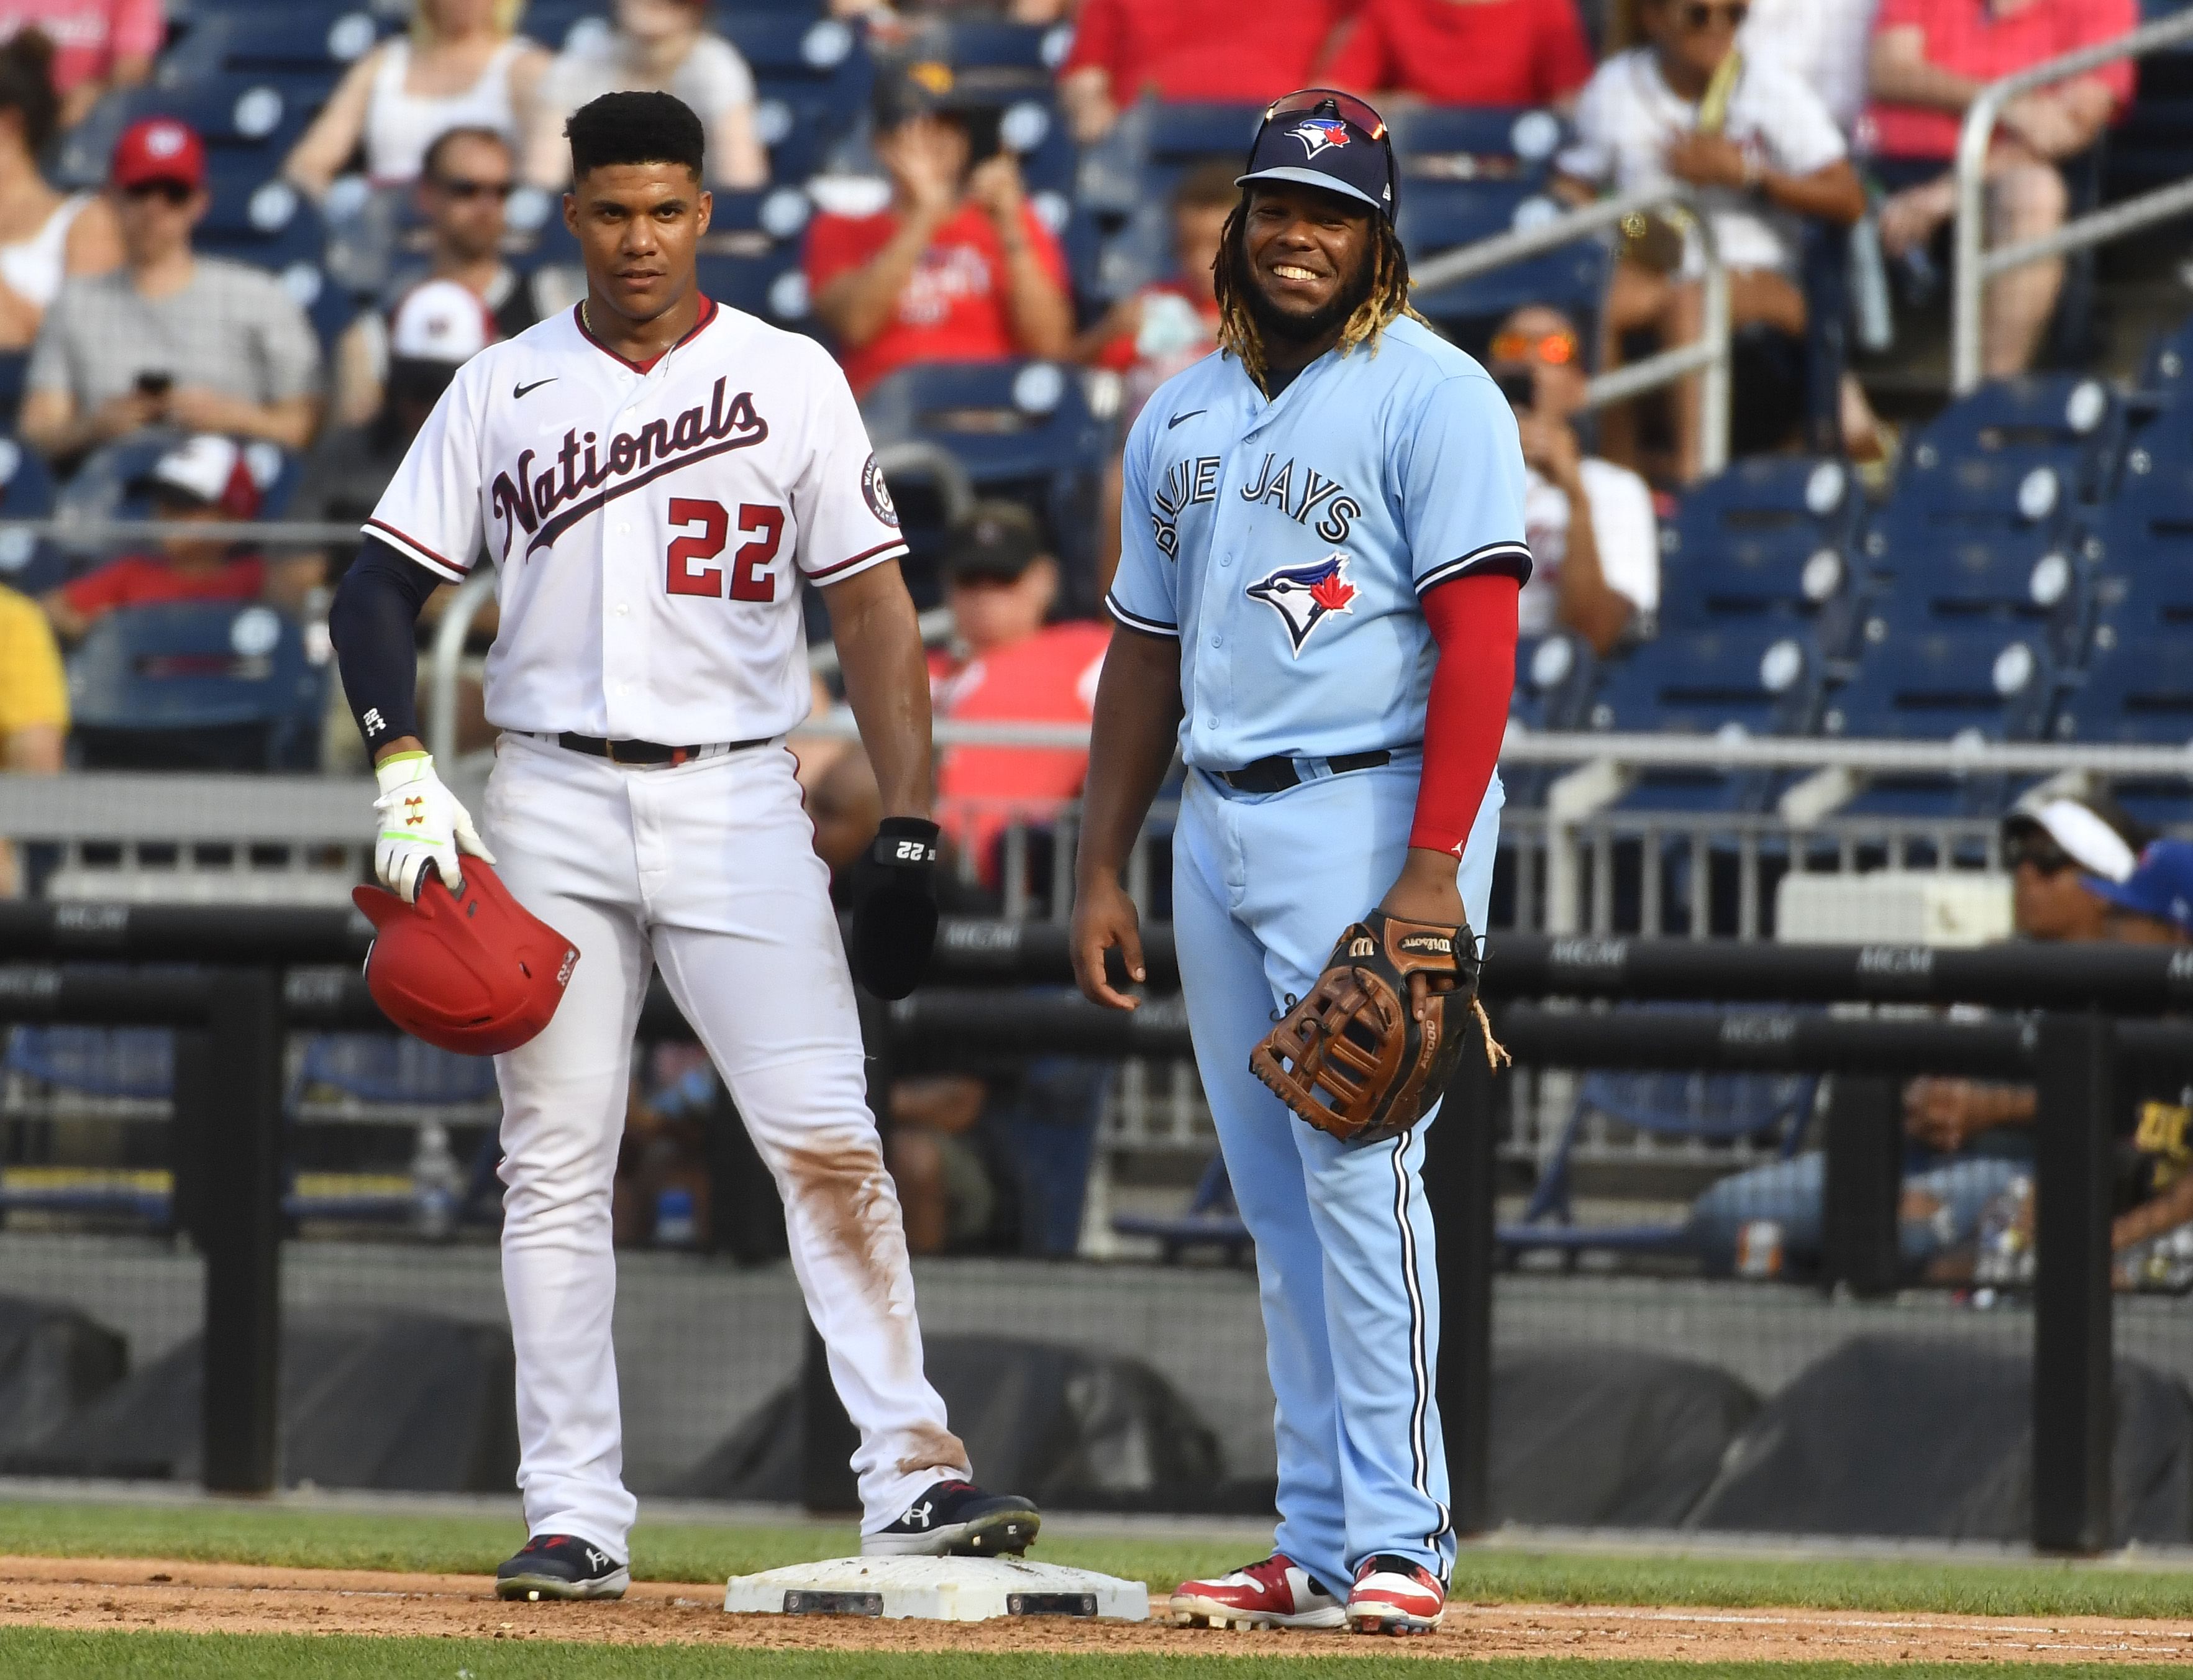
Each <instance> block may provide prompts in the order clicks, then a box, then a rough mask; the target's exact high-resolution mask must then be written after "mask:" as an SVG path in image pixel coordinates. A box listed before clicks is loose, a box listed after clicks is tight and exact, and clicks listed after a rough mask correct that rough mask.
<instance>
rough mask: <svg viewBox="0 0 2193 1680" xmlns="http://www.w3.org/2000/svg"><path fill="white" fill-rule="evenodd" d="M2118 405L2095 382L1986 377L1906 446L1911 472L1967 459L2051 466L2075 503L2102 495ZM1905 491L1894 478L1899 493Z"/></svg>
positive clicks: (2116, 443) (2114, 447) (2107, 484)
mask: <svg viewBox="0 0 2193 1680" xmlns="http://www.w3.org/2000/svg"><path fill="white" fill-rule="evenodd" d="M2124 427H2125V410H2124V404H2122V403H2121V401H2120V400H2119V399H2118V398H2117V397H2116V393H2113V392H2112V391H2111V390H2110V387H2108V386H2106V385H2104V383H2102V381H2100V380H2099V379H2093V378H2089V377H2086V376H2080V375H2074V374H2032V375H2027V376H2024V377H2022V378H2018V379H1997V380H1990V381H1988V382H1987V383H1986V384H1984V385H1983V386H1981V387H1979V388H1978V390H1976V391H1974V392H1973V393H1971V395H1969V396H1967V397H1962V398H1959V399H1958V400H1957V401H1955V402H1954V403H1952V404H1950V406H1949V407H1948V408H1946V409H1944V410H1942V412H1941V413H1940V414H1938V415H1937V416H1935V417H1934V419H1933V420H1932V421H1931V422H1930V423H1929V424H1928V425H1927V428H1926V429H1925V430H1924V431H1923V432H1921V433H1920V434H1919V436H1918V438H1917V439H1915V440H1914V441H1913V444H1912V446H1911V459H1910V471H1911V472H1912V473H1919V474H1926V473H1934V472H1936V471H1938V470H1939V469H1941V468H1944V467H1956V466H1958V465H1959V464H1960V463H1962V462H1968V461H1973V460H1989V461H1996V462H2007V463H2010V464H2013V465H2015V466H2021V467H2054V468H2055V469H2056V470H2057V471H2058V473H2059V474H2060V475H2061V476H2062V478H2063V479H2064V485H2065V487H2066V488H2067V489H2068V490H2070V492H2071V494H2072V495H2073V496H2076V497H2077V498H2078V499H2080V500H2082V501H2093V500H2095V499H2097V498H2099V497H2100V496H2105V495H2107V494H2108V493H2109V491H2110V489H2111V488H2112V487H2113V486H2114V485H2115V483H2116V468H2117V460H2118V456H2119V454H2120V452H2121V448H2122V444H2123V441H2124ZM1897 490H1898V495H1899V496H1901V495H1902V494H1903V493H1904V485H1903V484H1902V483H1901V482H1900V481H1899V483H1898V486H1897Z"/></svg>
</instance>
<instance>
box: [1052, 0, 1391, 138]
mask: <svg viewBox="0 0 2193 1680" xmlns="http://www.w3.org/2000/svg"><path fill="white" fill-rule="evenodd" d="M1359 4H1360V0H1260V3H1258V4H1257V5H1255V6H1253V7H1250V6H1245V5H1244V4H1243V3H1242V0H1084V4H1083V5H1082V8H1081V16H1080V18H1079V20H1077V21H1076V22H1075V24H1074V49H1073V50H1072V51H1071V52H1069V53H1068V54H1067V55H1066V61H1065V63H1063V64H1062V65H1061V66H1059V67H1058V92H1059V98H1060V100H1061V101H1062V103H1063V104H1064V105H1065V106H1066V112H1067V119H1068V122H1069V123H1071V124H1072V125H1073V129H1074V138H1075V139H1076V140H1079V141H1081V142H1082V143H1083V144H1084V145H1088V144H1089V143H1091V141H1094V140H1102V138H1103V137H1104V136H1105V135H1108V134H1109V133H1110V132H1111V131H1112V125H1113V124H1114V123H1116V122H1118V121H1119V112H1120V109H1121V108H1122V107H1123V106H1129V105H1132V104H1133V103H1134V102H1135V101H1136V100H1138V99H1140V98H1142V95H1145V94H1154V95H1157V97H1158V98H1159V99H1161V100H1240V102H1241V103H1243V104H1253V105H1261V104H1263V102H1264V101H1265V100H1268V99H1269V98H1270V97H1271V96H1272V95H1273V92H1274V90H1275V89H1285V88H1299V87H1301V86H1302V85H1303V83H1305V82H1308V80H1310V73H1309V72H1310V66H1313V65H1314V64H1316V63H1317V62H1318V61H1319V60H1320V59H1322V58H1323V57H1324V56H1325V54H1326V50H1327V49H1328V48H1329V47H1330V46H1331V40H1332V32H1333V30H1334V27H1335V26H1337V25H1338V24H1339V23H1340V22H1341V21H1342V20H1343V19H1345V18H1346V17H1348V15H1349V14H1351V13H1353V12H1354V11H1355V10H1356V9H1358V6H1359ZM1243 139H1244V140H1246V139H1247V136H1246V135H1244V136H1243Z"/></svg>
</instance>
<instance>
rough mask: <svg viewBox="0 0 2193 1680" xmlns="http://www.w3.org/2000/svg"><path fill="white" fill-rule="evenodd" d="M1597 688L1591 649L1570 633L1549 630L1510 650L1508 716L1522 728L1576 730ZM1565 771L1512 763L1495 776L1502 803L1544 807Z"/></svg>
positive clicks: (1585, 721)
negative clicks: (1504, 797)
mask: <svg viewBox="0 0 2193 1680" xmlns="http://www.w3.org/2000/svg"><path fill="white" fill-rule="evenodd" d="M1598 687H1599V659H1598V657H1597V656H1596V655H1595V654H1594V653H1593V652H1592V650H1591V644H1590V643H1589V642H1587V641H1585V640H1584V639H1583V637H1581V636H1579V635H1577V634H1576V633H1575V632H1574V631H1573V630H1551V631H1549V632H1548V633H1547V634H1544V635H1543V636H1534V637H1526V638H1525V639H1523V641H1522V642H1520V644H1519V645H1517V647H1516V649H1515V687H1514V691H1513V693H1511V694H1510V695H1509V701H1508V717H1509V722H1510V723H1512V724H1520V725H1521V726H1522V727H1524V728H1525V729H1537V730H1574V729H1582V728H1583V727H1584V726H1585V725H1588V724H1589V722H1590V720H1591V702H1592V697H1593V695H1594V694H1595V692H1596V691H1597V690H1598ZM1565 769H1566V766H1565V765H1543V764H1517V765H1510V766H1509V768H1508V769H1506V770H1504V771H1502V772H1501V781H1502V783H1503V784H1504V785H1505V787H1506V788H1507V794H1508V802H1509V804H1510V805H1513V806H1519V807H1522V806H1531V807H1536V806H1542V805H1543V804H1544V803H1545V800H1546V790H1547V789H1548V788H1549V787H1551V786H1552V784H1553V783H1554V782H1555V780H1556V779H1557V778H1558V777H1560V775H1561V773H1562V771H1564V770H1565Z"/></svg>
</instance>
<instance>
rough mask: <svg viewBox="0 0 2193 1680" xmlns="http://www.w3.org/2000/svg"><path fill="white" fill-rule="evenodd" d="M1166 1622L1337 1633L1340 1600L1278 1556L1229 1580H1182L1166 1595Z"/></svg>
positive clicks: (1341, 1622) (1342, 1622) (1343, 1616)
mask: <svg viewBox="0 0 2193 1680" xmlns="http://www.w3.org/2000/svg"><path fill="white" fill-rule="evenodd" d="M1172 1619H1173V1620H1174V1621H1175V1622H1177V1623H1178V1624H1179V1625H1180V1626H1182V1627H1235V1628H1240V1629H1243V1630H1250V1629H1254V1628H1260V1627H1302V1628H1341V1627H1345V1626H1348V1612H1347V1611H1345V1610H1344V1609H1343V1608H1341V1604H1340V1601H1339V1600H1338V1599H1337V1598H1335V1597H1333V1596H1332V1595H1331V1593H1329V1592H1327V1591H1326V1590H1325V1589H1324V1588H1323V1587H1322V1586H1320V1585H1318V1583H1317V1582H1316V1581H1315V1580H1314V1579H1312V1577H1311V1576H1310V1574H1309V1572H1308V1570H1306V1569H1304V1568H1303V1566H1302V1565H1301V1564H1299V1563H1297V1562H1295V1561H1294V1559H1293V1558H1291V1557H1288V1556H1287V1555H1286V1554H1285V1552H1283V1551H1275V1552H1274V1553H1273V1554H1272V1555H1271V1556H1270V1557H1267V1558H1266V1559H1265V1560H1264V1561H1263V1562H1261V1563H1249V1564H1245V1565H1243V1566H1242V1567H1241V1568H1239V1569H1236V1570H1234V1573H1233V1574H1229V1575H1218V1576H1215V1577H1213V1578H1212V1579H1211V1580H1200V1581H1182V1583H1181V1584H1180V1585H1179V1586H1178V1587H1177V1588H1176V1589H1175V1590H1174V1591H1173V1595H1172Z"/></svg>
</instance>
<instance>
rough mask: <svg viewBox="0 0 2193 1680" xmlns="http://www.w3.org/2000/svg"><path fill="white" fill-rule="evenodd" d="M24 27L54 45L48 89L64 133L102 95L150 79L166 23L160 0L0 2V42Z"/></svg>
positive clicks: (164, 34) (14, 0) (166, 31)
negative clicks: (53, 95)
mask: <svg viewBox="0 0 2193 1680" xmlns="http://www.w3.org/2000/svg"><path fill="white" fill-rule="evenodd" d="M25 29H36V30H38V31H39V32H42V33H43V35H44V36H45V37H46V38H47V39H48V40H49V41H51V42H52V43H54V92H55V93H57V94H59V95H60V96H61V114H60V125H61V127H63V128H64V129H70V128H74V127H75V126H76V124H77V123H78V122H79V121H81V120H82V118H83V115H84V113H85V112H88V111H89V110H90V109H91V107H92V106H94V105H96V104H98V103H99V101H100V96H101V95H105V94H106V93H108V92H111V91H112V89H116V88H134V87H135V86H137V85H138V83H141V82H144V81H146V79H148V78H149V77H151V76H152V60H153V57H154V55H155V54H157V53H158V52H159V50H160V47H161V44H162V43H163V42H165V41H166V40H167V38H168V19H167V14H166V13H165V12H164V11H163V9H162V7H161V3H160V0H0V40H6V39H8V38H9V37H12V36H14V34H15V33H16V32H18V31H20V30H25Z"/></svg>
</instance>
